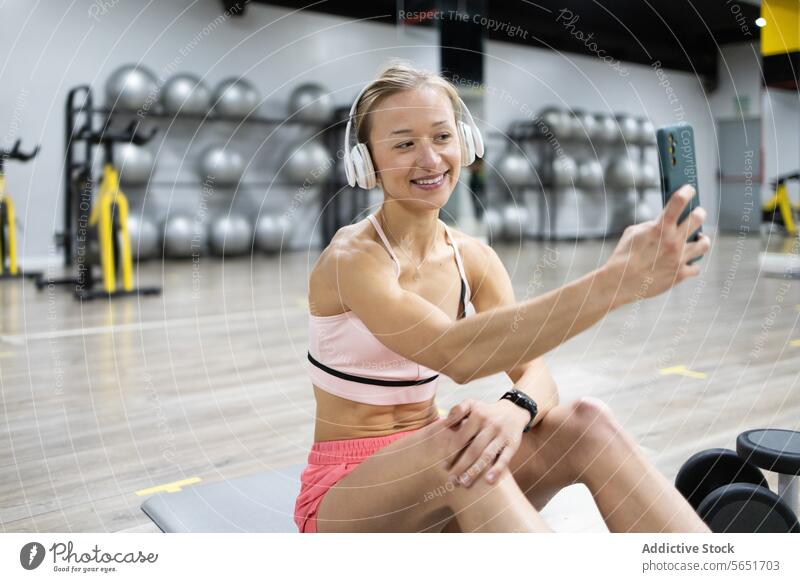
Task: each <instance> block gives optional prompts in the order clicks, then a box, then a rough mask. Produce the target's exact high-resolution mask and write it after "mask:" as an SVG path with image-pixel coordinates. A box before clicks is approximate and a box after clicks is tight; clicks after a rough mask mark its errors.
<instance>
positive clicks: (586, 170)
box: [578, 160, 603, 190]
mask: <svg viewBox="0 0 800 582" xmlns="http://www.w3.org/2000/svg"><path fill="white" fill-rule="evenodd" d="M578 186H580V187H581V188H585V189H587V190H597V189H599V188H602V187H603V166H602V164H601V163H600V162H599V161H597V160H584V161H582V162H581V163H580V164H578Z"/></svg>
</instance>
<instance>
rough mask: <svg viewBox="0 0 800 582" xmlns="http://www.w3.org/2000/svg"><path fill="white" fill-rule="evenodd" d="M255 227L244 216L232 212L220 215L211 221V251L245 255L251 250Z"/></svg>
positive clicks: (225, 254) (220, 253)
mask: <svg viewBox="0 0 800 582" xmlns="http://www.w3.org/2000/svg"><path fill="white" fill-rule="evenodd" d="M252 241H253V228H252V227H251V226H250V221H248V220H247V219H246V218H245V217H244V216H241V215H239V214H231V215H227V214H226V215H224V216H219V217H217V218H216V219H214V220H213V221H212V222H211V228H210V230H209V232H208V242H209V246H210V248H211V252H212V253H214V254H215V255H218V256H223V255H224V256H226V257H229V256H235V255H243V254H245V253H247V252H249V251H250V249H251V246H252Z"/></svg>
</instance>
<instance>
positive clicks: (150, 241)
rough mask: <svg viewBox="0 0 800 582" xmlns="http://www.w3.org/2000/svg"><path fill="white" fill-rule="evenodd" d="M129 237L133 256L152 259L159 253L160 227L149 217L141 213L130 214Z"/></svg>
mask: <svg viewBox="0 0 800 582" xmlns="http://www.w3.org/2000/svg"><path fill="white" fill-rule="evenodd" d="M128 238H129V239H130V241H131V254H132V255H133V258H135V259H140V260H142V259H150V258H152V257H154V256H156V255H157V254H158V250H159V244H158V228H156V225H155V223H154V222H153V221H152V220H150V218H149V217H147V216H142V215H141V214H139V213H134V214H129V215H128Z"/></svg>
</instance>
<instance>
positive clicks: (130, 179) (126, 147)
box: [114, 143, 155, 184]
mask: <svg viewBox="0 0 800 582" xmlns="http://www.w3.org/2000/svg"><path fill="white" fill-rule="evenodd" d="M154 165H155V158H154V157H153V154H152V153H151V152H150V150H148V149H147V148H145V147H142V146H137V145H134V144H132V143H121V144H117V145H116V146H115V147H114V167H115V168H116V169H117V171H118V172H119V179H120V182H123V183H125V184H144V183H146V182H147V181H148V180H149V179H150V176H151V175H152V173H153V167H154Z"/></svg>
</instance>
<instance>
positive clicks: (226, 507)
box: [142, 465, 608, 533]
mask: <svg viewBox="0 0 800 582" xmlns="http://www.w3.org/2000/svg"><path fill="white" fill-rule="evenodd" d="M303 467H304V465H293V466H290V467H284V468H282V469H275V470H272V471H268V472H266V473H258V474H255V475H250V476H247V477H240V478H238V479H231V480H229V481H221V482H219V483H209V484H207V485H197V486H194V487H187V488H186V489H183V490H182V491H179V492H177V493H158V494H156V495H153V496H152V497H150V498H148V499H147V500H146V501H145V502H144V503H143V504H142V511H144V512H145V513H146V514H147V516H148V517H149V518H150V519H152V520H153V521H154V522H155V524H156V525H157V526H158V527H159V528H160V529H161V531H164V532H167V533H187V532H195V533H236V532H268V533H296V532H297V526H295V523H294V516H293V513H294V500H295V497H297V493H298V491H299V490H300V473H301V472H302V470H303ZM542 517H543V518H544V519H545V521H546V522H547V523H548V525H549V526H550V527H551V528H553V530H555V531H557V532H602V531H608V529H607V528H606V526H605V523H603V520H602V517H601V516H600V512H599V511H598V510H597V506H596V505H595V504H594V501H593V499H592V496H591V493H589V490H588V489H587V488H586V487H585V486H583V485H572V486H570V487H566V488H565V489H562V490H561V491H560V492H559V493H558V494H557V495H556V496H555V497H554V498H553V499H552V500H551V501H550V503H548V504H547V507H545V508H544V510H543V511H542Z"/></svg>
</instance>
